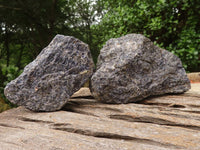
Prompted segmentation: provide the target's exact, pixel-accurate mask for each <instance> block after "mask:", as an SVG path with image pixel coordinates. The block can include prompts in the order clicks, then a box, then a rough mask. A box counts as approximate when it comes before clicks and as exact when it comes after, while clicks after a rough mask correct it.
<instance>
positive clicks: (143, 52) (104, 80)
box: [91, 34, 190, 103]
mask: <svg viewBox="0 0 200 150" xmlns="http://www.w3.org/2000/svg"><path fill="white" fill-rule="evenodd" d="M189 89H190V81H189V79H188V78H187V75H186V72H185V70H184V68H183V67H182V63H181V61H180V59H179V58H178V57H177V56H175V55H173V54H172V53H170V52H168V51H167V50H164V49H161V48H159V47H157V46H155V45H154V44H153V42H151V41H150V39H148V38H146V37H144V36H143V35H140V34H129V35H126V36H123V37H120V38H116V39H110V40H109V41H107V43H106V45H104V47H103V48H102V49H101V52H100V55H99V57H98V62H97V71H96V72H95V73H94V75H93V76H92V78H91V91H92V94H93V96H94V97H95V98H96V99H98V100H100V101H103V102H106V103H129V102H136V101H139V100H143V99H144V98H146V97H149V96H153V95H162V94H165V93H183V92H186V91H187V90H189Z"/></svg>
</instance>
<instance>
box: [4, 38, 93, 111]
mask: <svg viewBox="0 0 200 150" xmlns="http://www.w3.org/2000/svg"><path fill="white" fill-rule="evenodd" d="M93 71H94V63H93V60H92V57H91V53H90V50H89V48H88V45H87V44H85V43H83V42H82V41H80V40H78V39H76V38H74V37H70V36H63V35H57V36H56V37H55V38H54V39H53V40H52V42H51V43H50V44H49V45H48V46H47V47H46V48H44V49H43V50H42V52H41V53H40V54H39V55H38V56H37V58H36V59H35V60H34V61H33V62H31V63H30V64H29V65H27V66H26V67H25V69H24V72H23V73H22V74H21V75H20V76H19V77H18V78H16V79H15V80H13V81H11V82H10V83H8V84H7V86H6V88H5V89H4V93H5V95H6V97H7V98H8V99H9V100H10V101H11V102H12V103H14V104H17V105H23V106H25V107H26V108H28V109H30V110H33V111H55V110H59V109H61V108H62V106H63V105H65V104H66V102H67V100H68V99H69V98H70V96H71V95H72V94H73V93H75V92H76V91H78V90H79V89H80V88H81V86H82V85H83V84H84V83H85V82H86V81H87V80H88V79H89V78H90V77H91V76H92V74H93Z"/></svg>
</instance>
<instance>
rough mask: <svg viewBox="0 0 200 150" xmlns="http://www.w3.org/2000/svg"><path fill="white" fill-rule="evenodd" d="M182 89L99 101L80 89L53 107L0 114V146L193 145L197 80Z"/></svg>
mask: <svg viewBox="0 0 200 150" xmlns="http://www.w3.org/2000/svg"><path fill="white" fill-rule="evenodd" d="M191 86H192V88H191V90H189V91H188V92H186V93H184V94H178V95H172V94H171V95H163V96H159V97H151V98H147V99H145V100H144V101H140V102H138V103H129V104H119V105H113V104H103V103H100V102H99V101H96V100H94V99H93V98H92V97H91V94H90V91H89V89H88V88H82V89H81V90H80V91H79V92H77V93H76V95H75V96H73V97H74V98H72V99H70V100H69V101H68V103H67V105H66V106H65V107H64V108H63V109H62V110H60V111H56V112H43V113H41V112H32V111H29V110H27V109H25V108H24V107H18V108H15V109H11V110H8V111H5V112H3V113H1V114H0V149H1V150H38V149H42V150H71V149H74V150H102V149H105V150H133V149H139V150H143V149H147V150H178V149H182V150H199V149H200V144H199V143H200V84H198V83H197V84H192V85H191Z"/></svg>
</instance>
